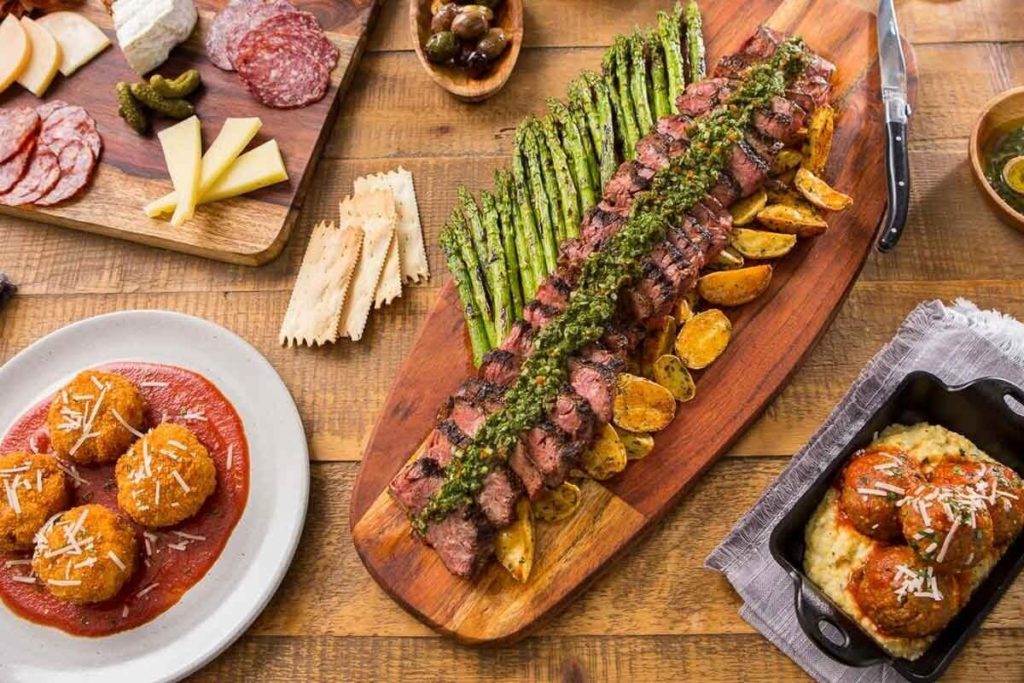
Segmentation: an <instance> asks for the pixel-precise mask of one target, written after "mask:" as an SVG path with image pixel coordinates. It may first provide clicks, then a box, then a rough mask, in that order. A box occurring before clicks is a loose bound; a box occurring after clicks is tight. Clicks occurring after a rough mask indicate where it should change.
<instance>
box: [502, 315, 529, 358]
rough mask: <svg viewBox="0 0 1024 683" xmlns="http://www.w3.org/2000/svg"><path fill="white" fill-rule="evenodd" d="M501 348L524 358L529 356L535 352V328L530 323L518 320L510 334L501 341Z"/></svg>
mask: <svg viewBox="0 0 1024 683" xmlns="http://www.w3.org/2000/svg"><path fill="white" fill-rule="evenodd" d="M500 348H501V349H502V350H503V351H511V352H512V353H514V354H516V355H518V356H522V357H524V358H525V357H526V356H529V355H530V353H532V352H533V328H532V327H530V323H528V322H526V321H525V320H517V321H516V322H515V324H514V325H512V330H511V331H510V332H509V333H508V336H507V337H505V340H504V341H503V342H501V346H500Z"/></svg>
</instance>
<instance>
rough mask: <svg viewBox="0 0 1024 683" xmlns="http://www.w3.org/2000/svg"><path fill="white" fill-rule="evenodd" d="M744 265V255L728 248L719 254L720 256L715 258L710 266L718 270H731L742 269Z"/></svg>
mask: <svg viewBox="0 0 1024 683" xmlns="http://www.w3.org/2000/svg"><path fill="white" fill-rule="evenodd" d="M743 264H744V261H743V255H742V254H740V253H739V252H737V251H736V250H735V249H730V248H729V247H726V248H725V249H723V250H722V251H720V252H718V256H716V257H715V260H714V261H712V262H711V263H710V264H708V265H709V266H710V267H712V268H717V269H718V270H731V269H733V268H742V267H743Z"/></svg>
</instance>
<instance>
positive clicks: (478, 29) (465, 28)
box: [452, 12, 490, 40]
mask: <svg viewBox="0 0 1024 683" xmlns="http://www.w3.org/2000/svg"><path fill="white" fill-rule="evenodd" d="M489 28H490V24H488V23H487V19H486V18H485V17H484V15H483V14H482V13H480V12H459V15H458V16H457V17H455V20H454V21H452V32H453V33H454V34H455V35H456V36H458V37H459V38H460V39H461V40H479V39H480V38H482V37H483V35H484V34H485V33H487V29H489Z"/></svg>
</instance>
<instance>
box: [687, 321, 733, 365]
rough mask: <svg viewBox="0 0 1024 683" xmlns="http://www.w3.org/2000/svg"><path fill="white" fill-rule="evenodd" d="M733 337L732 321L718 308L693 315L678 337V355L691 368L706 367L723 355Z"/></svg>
mask: <svg viewBox="0 0 1024 683" xmlns="http://www.w3.org/2000/svg"><path fill="white" fill-rule="evenodd" d="M731 337H732V323H731V322H729V319H728V318H727V317H725V313H722V312H721V311H720V310H718V309H717V308H712V309H710V310H707V311H702V312H700V313H698V314H697V315H695V316H693V317H692V318H691V319H690V320H689V321H687V323H686V324H685V325H683V329H682V330H680V332H679V336H678V337H676V355H677V356H679V360H681V361H683V364H684V365H685V366H686V367H688V368H690V369H691V370H700V369H701V368H706V367H707V366H709V365H711V363H713V362H714V361H715V359H716V358H718V357H719V356H721V355H722V352H723V351H725V347H726V346H728V345H729V339H730V338H731Z"/></svg>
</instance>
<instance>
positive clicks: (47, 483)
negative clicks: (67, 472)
mask: <svg viewBox="0 0 1024 683" xmlns="http://www.w3.org/2000/svg"><path fill="white" fill-rule="evenodd" d="M0 483H2V484H3V489H4V495H3V496H0V553H11V552H17V551H23V550H31V549H32V544H33V543H34V542H35V536H36V532H37V531H39V528H40V527H42V526H43V524H45V523H46V520H48V519H50V517H52V516H53V515H55V514H57V513H58V512H60V511H61V510H63V509H65V508H66V507H67V506H68V487H67V479H66V478H65V476H64V472H63V471H61V469H60V467H58V466H57V460H56V458H54V457H53V456H52V455H41V454H36V453H10V454H8V455H4V456H0Z"/></svg>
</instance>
